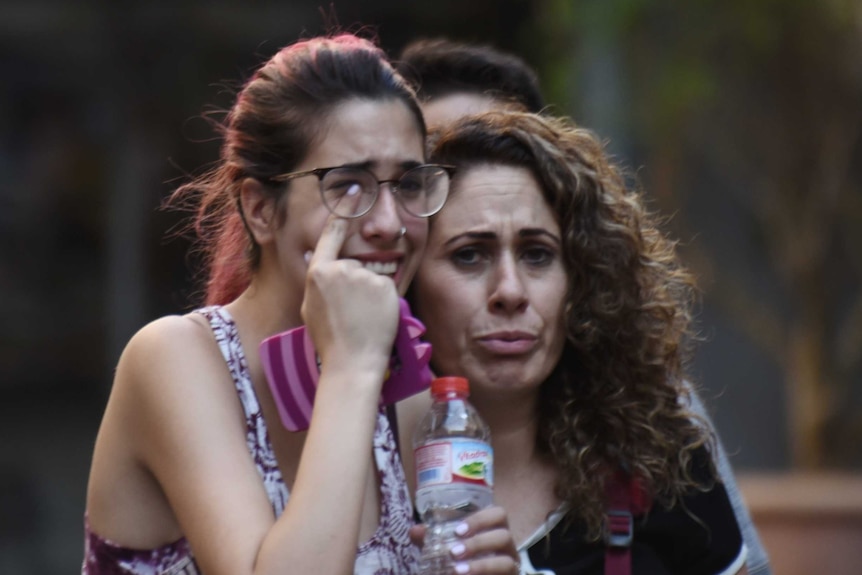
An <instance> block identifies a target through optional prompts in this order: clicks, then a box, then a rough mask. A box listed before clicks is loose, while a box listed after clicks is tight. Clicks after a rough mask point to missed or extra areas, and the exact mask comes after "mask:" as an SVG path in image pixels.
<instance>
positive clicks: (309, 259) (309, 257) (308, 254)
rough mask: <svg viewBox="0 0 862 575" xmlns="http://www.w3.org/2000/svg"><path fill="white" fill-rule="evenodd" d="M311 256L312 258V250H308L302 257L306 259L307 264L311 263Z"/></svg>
mask: <svg viewBox="0 0 862 575" xmlns="http://www.w3.org/2000/svg"><path fill="white" fill-rule="evenodd" d="M311 256H312V252H311V250H308V251H307V252H305V253H304V254H302V257H303V258H305V263H309V262H311Z"/></svg>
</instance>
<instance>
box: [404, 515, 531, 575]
mask: <svg viewBox="0 0 862 575" xmlns="http://www.w3.org/2000/svg"><path fill="white" fill-rule="evenodd" d="M455 529H456V534H457V535H458V539H457V540H456V541H454V542H453V543H452V546H451V547H450V550H449V553H450V555H451V556H452V561H453V570H454V572H455V573H458V572H459V569H460V570H461V571H464V570H465V569H466V571H464V572H467V573H470V574H471V575H481V574H484V575H518V574H519V573H520V558H519V555H518V551H517V548H516V546H515V541H514V539H513V538H512V532H511V531H510V530H509V520H508V515H507V514H506V510H505V509H503V508H502V507H500V506H499V505H491V506H490V507H486V508H485V509H482V510H480V511H477V512H476V513H473V514H472V515H469V516H467V517H465V518H464V519H463V521H461V523H460V524H459V525H458V526H456V528H455ZM425 531H426V527H425V525H421V524H420V525H415V526H413V527H412V528H411V529H410V539H411V540H412V541H413V543H414V544H416V545H418V546H420V547H421V546H422V545H423V543H424V540H425Z"/></svg>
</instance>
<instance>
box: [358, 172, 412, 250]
mask: <svg viewBox="0 0 862 575" xmlns="http://www.w3.org/2000/svg"><path fill="white" fill-rule="evenodd" d="M403 225H404V224H403V222H402V218H401V212H400V208H399V206H398V201H397V200H396V199H395V194H394V193H393V190H392V184H391V183H389V182H382V183H381V184H380V191H379V192H378V194H377V200H376V201H375V202H374V205H373V206H372V207H371V210H369V212H368V213H367V214H365V215H364V216H362V227H361V229H362V235H363V236H364V237H365V238H366V239H382V240H387V241H393V240H397V239H398V238H400V237H401V235H402V234H401V228H402V226H403Z"/></svg>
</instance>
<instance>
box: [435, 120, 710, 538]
mask: <svg viewBox="0 0 862 575" xmlns="http://www.w3.org/2000/svg"><path fill="white" fill-rule="evenodd" d="M431 157H432V161H435V162H442V163H446V164H452V165H455V166H456V167H457V169H458V171H457V172H456V174H457V175H456V182H457V179H458V178H459V177H464V174H465V173H467V172H468V171H469V170H470V169H471V168H473V167H476V166H484V165H492V166H493V165H505V166H513V167H523V168H526V169H528V170H530V171H531V172H532V174H533V175H534V176H535V178H536V180H537V182H539V184H540V185H541V189H542V193H543V194H544V198H545V200H546V201H547V203H548V205H549V206H550V207H551V209H552V211H553V212H554V214H555V217H556V219H557V222H558V223H559V226H560V231H561V234H562V243H563V258H564V265H565V269H566V275H567V277H568V283H569V291H568V293H567V296H566V302H565V312H564V313H565V329H566V338H567V339H566V343H565V346H564V350H563V353H562V357H561V359H560V361H559V363H558V364H557V366H556V367H555V369H554V371H553V372H552V374H551V376H549V378H548V379H547V380H546V381H545V382H543V383H542V387H541V391H540V400H539V403H538V413H537V420H538V436H537V444H538V448H539V449H540V450H541V451H543V452H544V453H547V454H548V455H549V456H550V457H551V459H552V460H553V461H554V464H555V466H556V468H557V471H558V474H559V476H558V483H557V486H556V489H557V494H558V495H559V496H560V497H561V498H562V499H563V500H564V501H566V502H567V503H569V505H570V509H571V510H572V511H571V513H570V516H569V518H570V519H576V520H580V521H583V522H584V524H585V525H586V527H587V532H588V534H589V536H590V537H591V538H597V537H599V536H600V535H601V533H602V527H603V521H604V501H605V481H606V478H607V477H608V475H609V474H610V473H612V472H614V471H615V470H618V469H623V470H625V471H628V472H630V473H631V474H633V476H634V477H637V478H638V479H639V480H640V481H641V482H642V483H643V485H644V486H645V487H646V489H647V490H648V492H649V493H650V495H651V496H652V497H653V499H654V500H655V501H656V502H658V503H661V504H663V505H666V506H673V505H675V504H676V503H678V502H679V501H680V497H681V496H682V495H683V494H684V493H686V492H687V491H689V490H690V489H692V488H706V487H707V486H708V485H705V484H703V477H702V476H701V478H700V479H695V478H694V476H693V474H692V472H693V469H692V467H693V463H692V461H693V460H692V455H693V452H694V451H695V450H696V449H698V448H699V447H701V446H703V445H704V444H706V443H707V442H708V441H709V440H710V437H709V435H708V433H707V432H706V431H704V429H703V428H702V427H700V426H698V425H697V424H696V423H695V421H693V418H692V414H691V413H690V412H689V411H688V409H686V407H685V403H684V402H683V401H681V400H682V399H684V398H686V397H687V393H688V392H687V391H686V387H685V386H684V385H683V378H684V363H685V361H686V360H687V356H688V351H689V349H690V346H689V345H688V343H689V342H691V341H692V337H691V336H692V335H693V334H692V333H691V328H690V323H691V306H692V304H693V301H694V281H693V278H692V276H691V275H690V274H689V273H688V272H687V271H686V270H685V269H684V268H683V266H682V265H681V264H680V262H679V260H678V258H677V256H676V253H675V244H674V243H673V242H671V241H670V240H668V239H667V238H666V237H665V236H664V235H663V234H662V232H661V231H660V230H659V225H658V222H657V220H656V218H655V217H654V216H653V215H651V214H650V213H648V212H647V211H646V209H645V207H644V205H643V201H642V198H641V195H640V194H639V193H638V192H637V191H636V190H633V189H630V188H629V187H628V186H627V185H626V181H625V178H624V175H623V173H622V172H621V170H620V169H618V168H617V167H615V166H614V165H613V164H612V163H611V162H610V161H609V160H608V157H607V156H606V154H605V152H604V150H603V148H602V145H601V144H600V142H599V141H598V140H597V139H596V137H595V136H594V135H593V134H592V133H591V132H589V131H588V130H585V129H582V128H579V127H577V126H576V125H574V124H573V123H572V122H571V121H570V120H567V119H562V118H549V117H544V116H539V115H533V114H526V113H518V112H489V113H487V114H484V115H481V116H477V117H473V118H467V119H464V120H462V121H461V122H459V123H457V124H455V125H453V126H451V127H449V128H448V129H447V130H445V131H443V132H442V133H440V134H439V135H437V136H436V137H435V143H434V145H433V146H432V150H431ZM453 193H460V192H459V190H458V186H457V183H456V184H455V185H453ZM431 225H432V226H433V225H434V220H433V218H432V220H431ZM698 474H699V475H700V473H698Z"/></svg>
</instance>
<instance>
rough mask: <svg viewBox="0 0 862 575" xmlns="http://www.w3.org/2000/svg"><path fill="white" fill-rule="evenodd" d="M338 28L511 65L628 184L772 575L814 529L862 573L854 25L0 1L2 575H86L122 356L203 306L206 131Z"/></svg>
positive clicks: (771, 14)
mask: <svg viewBox="0 0 862 575" xmlns="http://www.w3.org/2000/svg"><path fill="white" fill-rule="evenodd" d="M324 14H325V16H324ZM333 14H334V15H335V16H336V17H337V21H338V22H340V24H341V25H342V26H344V27H347V28H354V25H355V24H357V23H362V24H366V25H369V26H373V27H374V30H376V34H377V36H378V37H379V40H380V43H381V45H382V46H383V47H384V48H385V49H386V50H387V51H388V52H389V53H390V54H392V55H395V54H397V52H398V50H399V49H400V48H401V47H402V46H403V45H404V44H405V43H406V42H408V41H409V40H410V39H411V38H414V37H417V36H441V35H443V36H448V37H451V38H456V39H461V40H465V41H472V42H481V43H489V44H493V45H495V46H497V47H499V48H502V49H504V50H508V51H512V52H515V53H518V54H520V55H521V56H522V57H524V58H525V59H526V60H527V61H528V62H529V63H530V64H532V65H533V66H535V67H536V69H537V70H538V71H539V73H540V77H541V78H542V83H543V87H544V89H545V91H546V96H547V99H548V101H549V103H550V104H551V110H552V111H553V112H555V113H559V114H567V115H572V116H573V117H574V118H575V119H576V120H577V121H578V122H579V123H581V124H583V125H585V126H587V127H589V128H592V129H594V130H595V131H596V132H597V133H598V134H600V135H601V136H602V137H603V138H604V139H606V140H607V143H608V147H609V149H610V150H611V152H612V153H613V154H614V155H615V156H616V157H617V158H618V159H619V160H620V161H622V162H623V163H624V164H625V165H627V166H628V167H629V168H631V169H633V170H636V172H637V174H638V177H639V179H640V182H641V183H642V184H643V186H644V188H645V189H646V190H647V195H648V197H649V199H650V202H651V205H652V207H653V208H654V209H656V210H660V211H662V212H663V213H666V214H668V215H670V216H672V217H671V218H670V219H669V221H668V228H669V230H671V232H672V234H673V235H674V236H675V237H676V238H678V239H679V240H680V247H681V250H682V253H683V255H684V258H685V260H686V262H687V263H688V264H689V265H690V266H691V267H692V268H693V269H694V270H695V271H696V273H697V275H698V276H699V278H700V285H701V288H702V292H703V301H702V304H701V306H700V308H699V310H698V320H699V326H700V331H701V333H702V335H703V336H704V342H703V344H702V345H701V346H700V347H699V350H698V353H697V356H696V360H695V362H694V364H693V365H692V366H691V372H692V377H693V379H694V381H695V382H696V383H697V384H698V386H699V387H700V389H701V393H702V395H703V397H704V399H705V401H706V402H707V403H708V404H709V406H710V411H711V413H712V414H713V416H714V419H715V422H716V425H717V427H718V431H719V433H720V435H721V438H722V440H723V442H724V444H725V447H726V448H727V450H728V452H729V453H730V455H731V459H732V462H733V464H734V466H735V468H736V470H737V472H738V474H739V476H740V479H741V482H742V485H743V488H744V489H745V490H746V496H747V497H748V499H749V503H750V505H751V507H752V511H753V512H754V514H755V519H756V520H757V521H758V524H759V525H760V526H761V530H762V535H763V537H764V540H765V542H766V543H767V547H768V548H769V551H770V553H771V554H772V556H773V563H774V564H775V565H776V572H778V573H780V574H783V573H791V570H790V569H791V567H789V565H791V564H794V563H795V564H796V565H797V567H798V566H799V565H802V564H804V560H805V559H804V558H805V557H813V556H814V555H813V551H811V546H812V545H813V544H812V543H811V542H812V541H814V539H815V538H816V537H815V536H814V535H811V533H813V532H812V531H808V532H807V533H808V535H807V536H806V537H807V539H806V541H807V543H806V544H805V545H802V546H798V547H800V548H797V549H796V550H795V551H794V550H793V549H792V548H793V547H794V545H793V544H792V543H789V542H790V541H792V537H791V536H792V535H793V533H797V531H794V529H797V527H793V525H795V524H792V521H793V520H800V518H801V520H802V521H803V523H804V522H805V521H808V523H809V524H811V522H812V521H814V523H815V524H816V525H819V526H820V528H821V531H822V528H823V526H825V528H826V531H825V532H823V533H821V535H822V537H823V538H824V540H826V541H830V542H831V544H832V545H833V546H834V545H836V543H835V542H836V541H838V540H840V541H844V540H845V539H846V541H847V549H848V551H847V553H845V554H844V558H845V559H847V560H848V561H850V562H851V563H852V564H853V565H855V568H856V570H855V571H845V572H847V573H850V572H859V571H862V556H860V555H859V553H860V551H859V549H855V553H856V554H855V555H853V554H852V553H853V552H854V551H852V548H854V547H856V548H858V547H860V546H859V545H858V543H859V542H860V541H862V501H860V497H862V483H860V482H859V481H860V480H859V477H860V475H859V474H860V472H862V385H860V384H862V58H860V55H862V50H860V48H862V3H860V2H859V1H858V0H828V1H827V0H821V1H814V0H808V1H805V0H698V1H688V2H685V1H670V0H656V1H647V0H583V1H576V0H532V1H527V0H497V1H491V0H472V1H471V2H463V1H456V0H436V1H435V2H422V3H419V2H415V3H414V2H405V1H402V0H364V1H363V2H361V3H360V2H358V1H348V0H340V1H336V2H334V3H333V4H332V5H328V4H322V3H321V2H320V1H319V0H316V1H305V0H291V1H288V2H285V1H281V2H274V1H268V0H256V1H250V2H242V3H240V2H229V1H227V0H220V1H210V2H193V1H191V0H173V1H171V2H157V1H146V2H144V1H141V0H126V1H125V2H113V1H108V0H77V1H75V2H67V1H61V0H2V1H0V74H2V76H0V78H2V79H0V85H2V89H0V181H2V185H0V325H2V328H3V329H2V332H0V398H2V399H0V573H3V574H19V573H20V574H27V575H55V574H58V575H59V574H61V573H74V572H80V561H81V558H82V550H83V545H82V541H83V539H82V533H83V529H82V514H83V509H84V499H85V492H86V480H87V473H88V467H89V462H90V455H91V449H92V445H93V441H94V439H95V434H96V430H97V428H98V425H99V420H100V417H101V412H102V410H103V408H104V405H105V402H106V400H107V396H108V393H109V391H110V383H111V377H112V372H113V368H114V366H115V364H116V361H117V358H118V356H119V353H120V351H121V349H122V347H123V345H124V344H125V342H126V341H127V340H128V338H129V337H130V336H131V335H132V334H133V333H134V332H135V331H136V330H137V329H138V328H140V327H141V326H142V325H143V324H144V323H146V322H148V321H150V320H151V319H154V318H155V317H157V316H159V315H163V314H168V313H182V312H184V311H187V310H189V309H191V308H192V307H193V306H194V304H195V303H196V301H195V294H196V286H195V283H194V279H195V278H194V274H193V267H194V260H193V258H190V256H188V255H187V253H186V252H187V248H188V244H187V243H186V242H185V241H184V240H182V239H179V238H174V239H171V236H170V233H169V232H170V230H171V229H172V228H174V227H175V226H176V225H177V224H178V222H179V221H180V215H178V214H175V213H169V212H165V211H162V210H160V209H159V206H160V203H161V201H162V200H163V199H164V198H165V196H166V195H167V194H168V193H169V192H170V190H171V189H173V188H174V187H175V186H176V185H177V183H179V182H181V181H183V179H184V178H185V177H186V175H187V174H189V173H194V172H197V171H199V170H200V169H201V168H202V167H205V166H206V165H207V164H208V163H209V162H212V161H214V160H215V159H216V158H217V153H218V142H217V141H215V140H213V134H212V132H211V131H210V130H209V128H208V127H207V124H206V122H205V121H203V120H202V119H201V114H202V113H203V112H205V111H206V110H208V109H212V108H226V107H229V106H230V104H231V102H232V94H233V89H234V88H235V87H236V86H237V85H239V84H241V83H242V81H243V80H244V79H245V78H247V77H248V76H249V75H250V74H251V72H252V71H253V70H254V68H255V66H256V65H257V64H259V63H260V62H262V61H263V60H265V59H266V58H268V57H269V56H270V55H272V54H273V53H274V52H275V51H276V50H277V49H278V48H279V47H281V46H283V45H285V44H288V43H291V42H293V41H295V40H296V39H298V38H299V37H301V36H303V35H305V36H308V35H314V34H317V33H320V32H323V31H324V30H325V28H326V24H327V23H329V22H333V21H334V18H333ZM823 509H826V512H825V514H823V513H822V512H823ZM818 513H819V515H818ZM818 517H819V519H818ZM818 521H819V523H818ZM816 525H815V526H816ZM799 529H802V528H801V527H800V528H799ZM808 529H812V527H810V525H809V527H808ZM854 529H855V531H854ZM798 533H802V531H799V532H798ZM788 537H791V538H790V539H788ZM836 537H837V538H838V539H836ZM842 537H843V538H844V539H841V538H842ZM840 541H839V542H840ZM806 548H808V549H806ZM794 552H795V553H797V554H801V555H799V556H796V555H793V553H794ZM806 553H807V555H806ZM833 554H835V552H834V551H833ZM838 555H841V553H838ZM788 557H794V559H793V561H789V560H788ZM854 561H855V563H853V562H854ZM785 564H786V565H788V567H784V565H785ZM819 565H820V567H824V565H823V564H822V563H820V564H819ZM779 567H780V569H779ZM818 571H820V570H819V569H818ZM822 571H823V572H826V571H829V569H825V568H824V569H822ZM800 572H801V571H800ZM829 572H832V573H836V572H839V571H836V570H832V571H829Z"/></svg>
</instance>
